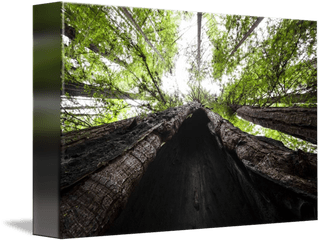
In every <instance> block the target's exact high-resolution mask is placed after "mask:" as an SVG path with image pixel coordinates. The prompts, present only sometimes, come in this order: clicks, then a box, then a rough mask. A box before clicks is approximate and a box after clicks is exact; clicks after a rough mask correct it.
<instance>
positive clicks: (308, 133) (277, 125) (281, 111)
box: [236, 106, 317, 144]
mask: <svg viewBox="0 0 319 240" xmlns="http://www.w3.org/2000/svg"><path fill="white" fill-rule="evenodd" d="M236 112H237V115H238V116H240V117H242V118H243V119H245V120H247V121H250V122H253V123H255V124H258V125H261V126H263V127H266V128H271V129H275V130H277V131H280V132H283V133H286V134H289V135H292V136H294V137H297V138H300V139H303V140H306V141H308V142H311V143H314V144H317V108H299V107H289V108H275V107H273V108H271V107H269V108H257V107H249V106H243V107H240V108H239V109H237V111H236Z"/></svg>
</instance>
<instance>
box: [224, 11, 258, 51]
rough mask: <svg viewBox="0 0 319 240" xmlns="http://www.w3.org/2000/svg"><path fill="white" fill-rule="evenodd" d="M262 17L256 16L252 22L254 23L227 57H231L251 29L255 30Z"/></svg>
mask: <svg viewBox="0 0 319 240" xmlns="http://www.w3.org/2000/svg"><path fill="white" fill-rule="evenodd" d="M263 19H264V18H263V17H259V18H257V20H256V22H254V24H253V25H252V26H251V28H250V29H249V30H248V32H247V33H246V34H245V35H244V36H243V38H242V39H241V40H240V42H239V43H238V44H237V45H236V47H235V48H234V50H233V51H232V52H231V54H230V55H229V57H231V56H232V55H233V54H234V53H235V52H236V51H237V49H238V48H239V47H240V46H241V45H242V44H243V42H244V41H245V40H246V38H247V37H248V36H249V35H250V34H251V33H252V31H254V30H255V28H256V27H257V26H258V25H259V23H260V22H261V21H262V20H263Z"/></svg>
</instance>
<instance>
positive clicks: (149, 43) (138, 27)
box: [120, 7, 165, 62]
mask: <svg viewBox="0 0 319 240" xmlns="http://www.w3.org/2000/svg"><path fill="white" fill-rule="evenodd" d="M120 9H121V10H122V11H123V13H124V14H125V16H126V17H127V18H128V19H129V20H130V21H131V22H132V23H133V25H134V26H135V27H136V29H137V30H138V31H139V32H140V33H141V34H142V35H143V37H144V39H145V41H146V42H147V43H148V45H149V46H150V47H151V48H152V49H153V50H154V51H155V52H156V53H157V55H158V56H159V57H160V58H161V59H162V61H163V62H165V60H164V58H163V57H162V55H161V54H160V53H159V52H158V51H157V49H156V48H155V47H154V46H153V44H152V43H151V42H150V40H149V39H148V38H147V36H146V35H145V33H144V32H143V30H142V29H141V28H140V26H139V25H138V24H137V23H136V22H135V20H134V18H133V17H132V15H131V14H130V12H129V11H128V10H127V8H125V7H120Z"/></svg>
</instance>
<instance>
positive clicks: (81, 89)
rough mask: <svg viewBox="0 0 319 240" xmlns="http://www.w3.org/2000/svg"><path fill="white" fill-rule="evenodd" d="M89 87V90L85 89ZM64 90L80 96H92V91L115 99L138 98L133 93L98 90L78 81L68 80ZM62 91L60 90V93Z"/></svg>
mask: <svg viewBox="0 0 319 240" xmlns="http://www.w3.org/2000/svg"><path fill="white" fill-rule="evenodd" d="M86 88H87V89H89V92H87V91H85V89H86ZM63 90H64V92H67V93H69V94H70V96H80V97H93V94H94V93H97V94H102V95H103V97H106V98H115V99H138V96H137V95H136V94H134V93H123V92H116V91H114V92H112V91H110V90H102V91H101V90H100V89H98V88H97V87H94V86H92V85H88V84H84V83H80V82H77V83H75V82H72V83H71V82H68V83H65V84H64V89H63ZM62 92H63V91H61V94H62Z"/></svg>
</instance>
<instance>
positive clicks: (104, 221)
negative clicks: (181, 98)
mask: <svg viewBox="0 0 319 240" xmlns="http://www.w3.org/2000/svg"><path fill="white" fill-rule="evenodd" d="M198 107H199V104H198V103H192V104H187V105H184V106H182V107H178V108H173V109H168V110H166V111H164V112H161V113H156V114H151V115H149V116H148V117H146V118H145V119H140V118H136V119H130V120H124V121H121V123H113V124H107V125H103V126H99V127H93V128H90V129H85V130H82V131H79V133H81V137H78V136H75V132H71V133H68V134H66V135H65V136H64V137H65V138H66V139H65V140H68V141H67V143H66V146H64V147H63V149H62V159H61V189H62V192H61V201H60V234H61V237H62V238H68V237H84V236H96V235H100V234H101V233H102V232H103V231H104V230H105V229H107V228H108V227H109V226H110V225H111V224H112V223H113V221H114V220H115V219H116V217H117V216H118V214H119V213H120V211H121V209H122V208H124V206H125V204H126V202H127V199H128V197H129V196H130V195H131V193H132V191H133V189H134V187H135V185H136V184H137V183H138V181H139V180H140V178H141V177H142V175H143V174H144V172H145V171H146V168H147V166H148V164H149V163H150V162H151V161H152V160H153V159H154V157H155V155H156V152H157V150H158V149H159V148H160V147H161V145H162V144H163V143H164V142H166V141H168V140H169V139H170V138H171V137H172V136H173V135H174V134H175V132H176V131H177V130H178V128H179V126H180V125H181V124H182V122H183V120H184V119H185V118H186V117H187V116H188V115H189V114H191V113H192V112H193V111H194V110H195V109H197V108H198ZM68 136H70V138H68ZM72 136H73V137H74V138H75V139H73V138H72Z"/></svg>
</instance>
